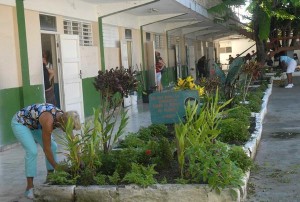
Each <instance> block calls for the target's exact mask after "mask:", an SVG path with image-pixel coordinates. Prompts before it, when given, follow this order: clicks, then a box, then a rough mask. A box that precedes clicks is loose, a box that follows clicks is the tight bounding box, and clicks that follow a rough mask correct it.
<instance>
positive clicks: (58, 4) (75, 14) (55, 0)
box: [24, 0, 98, 21]
mask: <svg viewBox="0 0 300 202" xmlns="http://www.w3.org/2000/svg"><path fill="white" fill-rule="evenodd" d="M24 7H25V9H30V10H35V11H40V12H44V13H47V14H55V15H61V16H68V17H72V18H76V19H82V20H87V21H97V20H98V17H97V9H96V5H93V4H89V3H85V2H83V1H78V0H51V1H45V0H26V1H24Z"/></svg>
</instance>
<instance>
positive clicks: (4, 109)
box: [0, 85, 44, 147]
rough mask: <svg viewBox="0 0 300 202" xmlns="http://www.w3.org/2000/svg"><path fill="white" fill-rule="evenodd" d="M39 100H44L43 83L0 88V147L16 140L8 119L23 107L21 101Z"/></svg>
mask: <svg viewBox="0 0 300 202" xmlns="http://www.w3.org/2000/svg"><path fill="white" fill-rule="evenodd" d="M23 92H24V93H26V94H27V96H25V97H26V100H24V98H23ZM29 94H30V96H28V95H29ZM39 102H44V97H43V85H36V86H29V87H24V88H22V87H20V88H10V89H4V90H0V123H1V124H0V147H1V146H3V145H9V144H12V143H14V142H16V139H15V137H14V135H13V133H12V130H11V127H10V121H11V119H12V116H13V115H14V114H15V113H16V112H17V111H18V110H19V109H21V108H22V107H23V103H30V104H32V103H39Z"/></svg>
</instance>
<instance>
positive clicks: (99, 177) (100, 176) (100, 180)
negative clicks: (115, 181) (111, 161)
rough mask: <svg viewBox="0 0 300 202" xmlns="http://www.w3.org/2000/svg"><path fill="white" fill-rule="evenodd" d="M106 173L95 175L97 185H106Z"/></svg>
mask: <svg viewBox="0 0 300 202" xmlns="http://www.w3.org/2000/svg"><path fill="white" fill-rule="evenodd" d="M106 178H107V176H106V175H103V174H100V173H98V174H97V175H96V176H94V177H93V180H94V181H95V182H96V184H97V185H105V184H107V183H106Z"/></svg>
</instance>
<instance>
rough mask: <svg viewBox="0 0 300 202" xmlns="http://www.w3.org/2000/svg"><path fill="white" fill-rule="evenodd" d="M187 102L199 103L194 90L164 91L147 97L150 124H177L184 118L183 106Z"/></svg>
mask: <svg viewBox="0 0 300 202" xmlns="http://www.w3.org/2000/svg"><path fill="white" fill-rule="evenodd" d="M188 101H191V102H197V103H199V95H198V92H197V91H196V90H183V91H165V92H161V93H158V92H157V93H152V94H150V95H149V108H150V114H151V122H152V123H154V124H159V123H167V124H169V123H178V122H179V121H180V119H182V118H183V117H184V116H185V105H186V104H187V102H188Z"/></svg>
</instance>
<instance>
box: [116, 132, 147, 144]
mask: <svg viewBox="0 0 300 202" xmlns="http://www.w3.org/2000/svg"><path fill="white" fill-rule="evenodd" d="M144 144H145V143H144V141H143V140H142V139H140V138H139V137H138V134H137V133H130V134H128V135H127V136H126V137H125V139H124V140H122V141H121V142H120V144H119V146H118V147H119V148H130V147H132V148H138V147H142V146H143V145H144Z"/></svg>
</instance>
